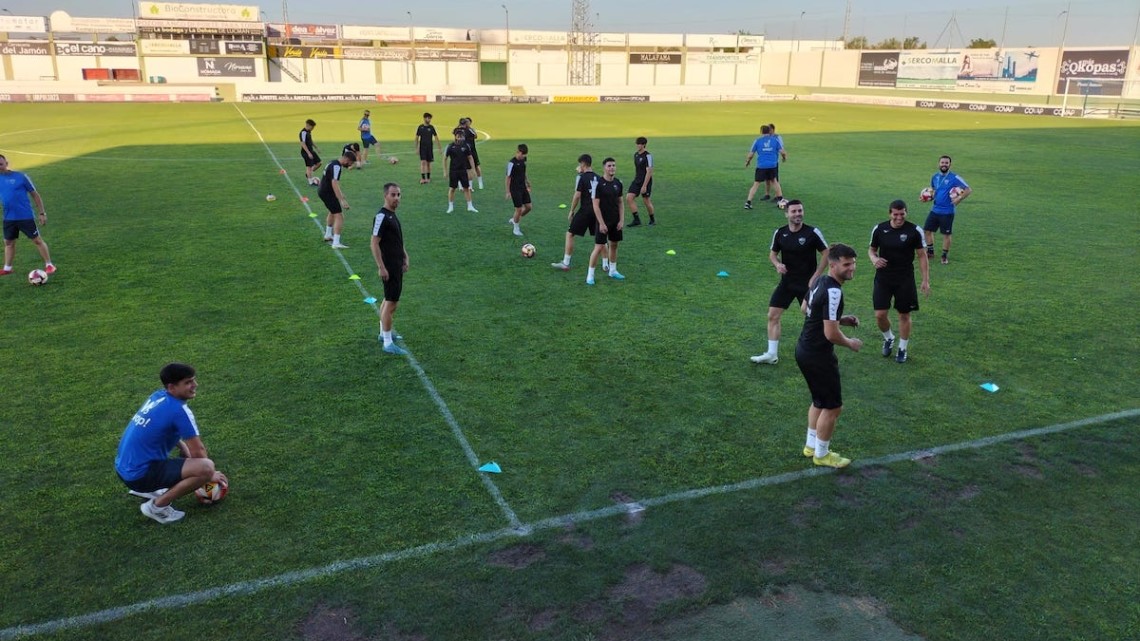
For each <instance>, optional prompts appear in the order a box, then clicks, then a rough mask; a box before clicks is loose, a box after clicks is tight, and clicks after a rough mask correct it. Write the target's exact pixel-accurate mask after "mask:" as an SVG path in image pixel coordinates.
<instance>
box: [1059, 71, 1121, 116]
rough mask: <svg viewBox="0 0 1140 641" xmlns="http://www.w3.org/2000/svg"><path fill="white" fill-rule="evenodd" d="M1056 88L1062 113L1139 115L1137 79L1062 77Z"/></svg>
mask: <svg viewBox="0 0 1140 641" xmlns="http://www.w3.org/2000/svg"><path fill="white" fill-rule="evenodd" d="M1060 88H1061V90H1062V91H1061V96H1062V99H1061V109H1062V112H1063V113H1066V114H1067V113H1069V111H1070V110H1073V112H1074V113H1080V114H1081V115H1082V116H1084V117H1101V118H1105V117H1108V118H1140V80H1125V79H1123V78H1063V79H1062V80H1061V87H1060ZM1078 109H1079V110H1080V111H1079V112H1077V111H1076V110H1078Z"/></svg>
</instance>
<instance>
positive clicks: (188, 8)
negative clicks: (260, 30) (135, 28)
mask: <svg viewBox="0 0 1140 641" xmlns="http://www.w3.org/2000/svg"><path fill="white" fill-rule="evenodd" d="M139 17H140V18H156V19H160V20H226V21H228V22H260V21H261V10H260V9H259V8H258V7H257V6H256V5H241V4H189V3H186V2H139Z"/></svg>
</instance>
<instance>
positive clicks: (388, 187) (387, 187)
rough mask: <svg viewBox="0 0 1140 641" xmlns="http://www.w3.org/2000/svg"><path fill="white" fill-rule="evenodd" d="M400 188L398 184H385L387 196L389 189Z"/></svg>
mask: <svg viewBox="0 0 1140 641" xmlns="http://www.w3.org/2000/svg"><path fill="white" fill-rule="evenodd" d="M399 186H400V185H398V184H397V183H384V193H385V194H386V193H388V190H389V189H391V188H393V187H399Z"/></svg>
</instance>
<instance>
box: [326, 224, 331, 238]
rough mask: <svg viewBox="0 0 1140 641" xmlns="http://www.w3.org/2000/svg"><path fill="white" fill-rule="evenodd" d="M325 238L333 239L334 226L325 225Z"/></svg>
mask: <svg viewBox="0 0 1140 641" xmlns="http://www.w3.org/2000/svg"><path fill="white" fill-rule="evenodd" d="M325 238H332V225H325Z"/></svg>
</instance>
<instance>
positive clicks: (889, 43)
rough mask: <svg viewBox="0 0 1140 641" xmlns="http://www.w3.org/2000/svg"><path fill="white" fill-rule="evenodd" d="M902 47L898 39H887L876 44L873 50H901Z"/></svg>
mask: <svg viewBox="0 0 1140 641" xmlns="http://www.w3.org/2000/svg"><path fill="white" fill-rule="evenodd" d="M901 47H902V43H901V42H899V39H898V38H887V39H886V40H880V41H879V42H878V44H876V45H875V46H874V47H873V48H874V49H899V48H901Z"/></svg>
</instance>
